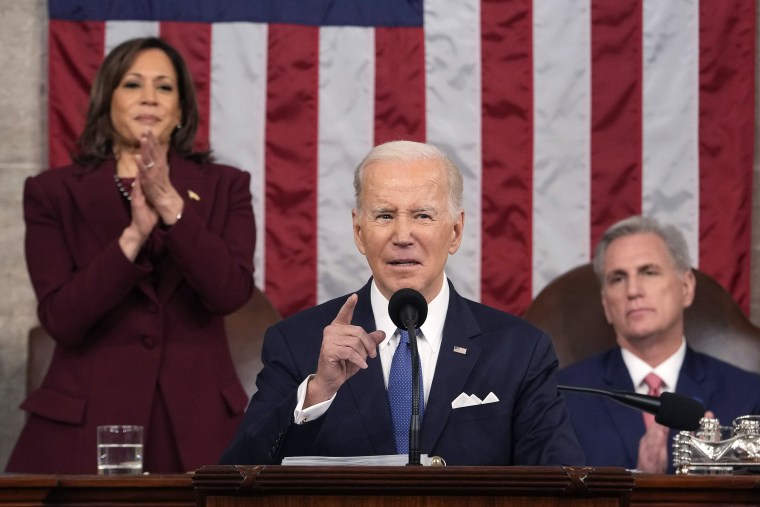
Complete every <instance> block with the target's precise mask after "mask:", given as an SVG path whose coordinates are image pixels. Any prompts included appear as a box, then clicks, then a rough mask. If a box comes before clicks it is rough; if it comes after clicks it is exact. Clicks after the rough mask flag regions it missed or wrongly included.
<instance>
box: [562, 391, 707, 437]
mask: <svg viewBox="0 0 760 507" xmlns="http://www.w3.org/2000/svg"><path fill="white" fill-rule="evenodd" d="M557 390H558V391H569V392H576V393H585V394H599V395H602V396H608V397H610V398H612V399H613V400H615V401H617V402H618V403H622V404H623V405H626V406H628V407H631V408H635V409H638V410H641V411H643V412H648V413H650V414H654V420H655V421H657V422H658V423H659V424H662V425H663V426H667V427H668V428H673V429H675V430H682V431H695V430H698V429H699V421H700V420H701V419H702V418H703V417H704V416H705V407H704V405H702V404H701V403H700V402H698V401H697V400H695V399H693V398H689V397H688V396H684V395H682V394H678V393H668V392H665V393H662V394H661V395H660V396H649V395H646V394H638V393H629V392H626V391H605V390H603V389H594V388H591V387H574V386H562V385H558V386H557Z"/></svg>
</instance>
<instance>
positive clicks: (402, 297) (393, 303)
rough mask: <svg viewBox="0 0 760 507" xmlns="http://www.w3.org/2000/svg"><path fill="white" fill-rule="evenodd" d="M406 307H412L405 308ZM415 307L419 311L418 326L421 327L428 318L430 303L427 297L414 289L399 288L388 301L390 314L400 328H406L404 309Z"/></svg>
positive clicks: (416, 323) (416, 324)
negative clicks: (403, 315)
mask: <svg viewBox="0 0 760 507" xmlns="http://www.w3.org/2000/svg"><path fill="white" fill-rule="evenodd" d="M405 307H410V308H407V309H406V310H405ZM410 309H413V310H414V311H416V312H417V319H416V322H415V326H416V327H420V326H421V325H422V324H423V323H424V322H425V319H426V318H427V312H428V305H427V301H425V297H424V296H423V295H422V294H420V293H419V292H417V291H416V290H414V289H399V290H397V291H396V293H395V294H393V295H392V296H391V300H390V301H389V302H388V314H389V315H390V317H391V320H392V321H393V324H395V325H396V327H398V328H399V329H406V323H405V322H404V319H403V317H402V311H408V310H410Z"/></svg>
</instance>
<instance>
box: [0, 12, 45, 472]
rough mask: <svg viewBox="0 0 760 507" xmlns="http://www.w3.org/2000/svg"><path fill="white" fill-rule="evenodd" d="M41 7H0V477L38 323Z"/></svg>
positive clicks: (17, 420) (42, 93)
mask: <svg viewBox="0 0 760 507" xmlns="http://www.w3.org/2000/svg"><path fill="white" fill-rule="evenodd" d="M46 5H47V4H46V2H45V1H44V0H0V48H1V49H0V139H2V142H0V230H2V231H3V233H2V234H1V235H0V251H2V255H0V273H1V274H0V276H1V277H2V279H1V280H0V466H1V467H2V469H0V470H4V469H5V463H6V461H7V459H8V455H9V454H10V451H11V449H12V447H13V443H14V442H15V440H16V436H17V435H18V432H19V430H20V429H21V424H22V423H23V418H24V414H23V413H22V412H21V411H20V410H19V409H18V405H19V403H21V399H22V396H23V394H24V380H25V375H26V367H25V361H26V333H27V331H28V330H29V328H30V327H31V326H32V325H34V324H35V323H36V322H37V318H36V316H35V298H34V293H33V292H32V289H31V287H30V284H29V277H28V276H27V273H26V264H25V262H24V251H23V236H24V224H23V220H22V216H21V190H22V186H23V182H24V178H26V176H27V175H30V174H35V173H36V172H38V171H39V170H40V169H41V168H43V167H44V166H45V153H46V146H45V144H46V138H45V121H46V110H45V100H44V99H45V73H44V69H45V66H46V57H47V48H46V47H45V44H46V37H45V33H46V29H47V28H46V24H45V20H46V15H45V8H46Z"/></svg>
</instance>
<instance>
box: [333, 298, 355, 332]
mask: <svg viewBox="0 0 760 507" xmlns="http://www.w3.org/2000/svg"><path fill="white" fill-rule="evenodd" d="M357 301H359V296H357V295H356V294H351V295H350V296H349V297H348V299H346V302H345V303H343V306H342V307H341V308H340V311H339V312H338V315H336V316H335V320H333V324H345V325H347V326H348V325H350V324H351V319H352V318H353V317H354V308H356V302H357Z"/></svg>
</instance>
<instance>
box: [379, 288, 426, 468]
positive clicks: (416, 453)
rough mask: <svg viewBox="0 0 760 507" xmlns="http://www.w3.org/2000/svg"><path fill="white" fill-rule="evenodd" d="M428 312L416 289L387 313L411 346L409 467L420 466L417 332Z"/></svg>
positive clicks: (398, 296)
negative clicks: (405, 333) (405, 332)
mask: <svg viewBox="0 0 760 507" xmlns="http://www.w3.org/2000/svg"><path fill="white" fill-rule="evenodd" d="M427 312H428V306H427V301H425V297H424V296H423V295H422V294H420V293H419V292H417V291H416V290H414V289H400V290H397V291H396V292H395V293H394V294H393V296H391V299H390V301H389V302H388V313H389V314H390V317H391V320H392V321H393V323H394V324H395V325H396V327H398V328H400V329H406V331H407V332H408V333H409V346H410V350H411V353H412V418H411V421H410V422H409V463H407V466H410V465H421V463H420V447H421V445H420V441H421V434H422V428H421V424H420V355H419V352H418V351H417V332H416V331H415V328H417V327H419V326H421V325H422V324H423V323H424V322H425V319H426V318H427Z"/></svg>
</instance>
